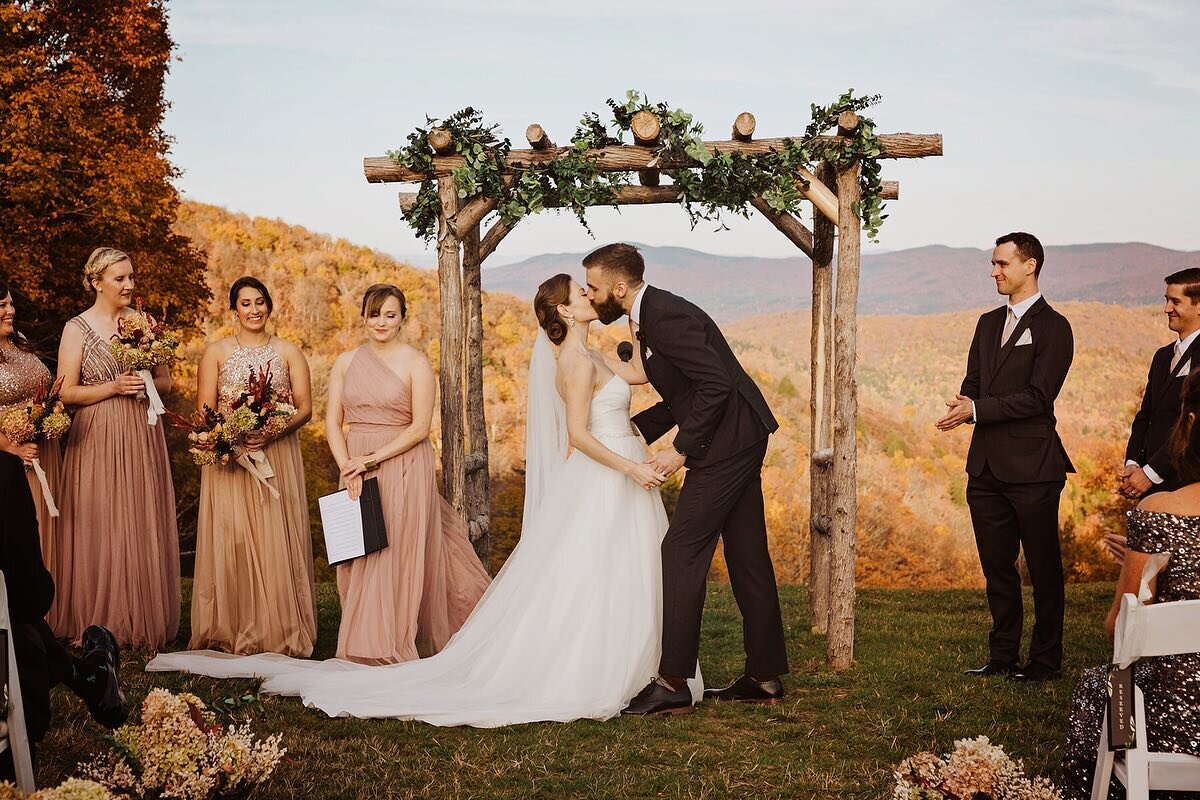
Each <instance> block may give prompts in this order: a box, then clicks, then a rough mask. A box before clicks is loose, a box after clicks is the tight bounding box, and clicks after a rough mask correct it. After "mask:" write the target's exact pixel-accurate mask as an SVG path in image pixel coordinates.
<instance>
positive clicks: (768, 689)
mask: <svg viewBox="0 0 1200 800" xmlns="http://www.w3.org/2000/svg"><path fill="white" fill-rule="evenodd" d="M704 699H705V700H733V701H735V702H738V703H763V704H769V703H781V702H783V681H781V680H779V679H778V678H772V679H771V680H769V681H756V680H754V678H751V677H750V676H749V675H743V676H742V677H740V678H738V679H737V680H736V681H734V682H733V683H731V684H729V685H728V686H726V687H725V688H724V689H705V690H704Z"/></svg>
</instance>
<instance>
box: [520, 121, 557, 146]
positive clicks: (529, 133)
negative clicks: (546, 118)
mask: <svg viewBox="0 0 1200 800" xmlns="http://www.w3.org/2000/svg"><path fill="white" fill-rule="evenodd" d="M525 141H527V142H529V146H530V147H532V148H533V149H534V150H546V149H549V148H551V147H554V142H552V141H550V137H549V136H547V135H546V130H545V128H543V127H542V126H541V125H538V124H537V123H536V122H535V123H533V124H532V125H530V126H529V127H528V128H526V129H525Z"/></svg>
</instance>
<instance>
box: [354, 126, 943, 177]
mask: <svg viewBox="0 0 1200 800" xmlns="http://www.w3.org/2000/svg"><path fill="white" fill-rule="evenodd" d="M818 138H819V139H820V140H821V141H830V142H834V141H839V139H838V137H836V136H822V137H818ZM877 138H878V140H879V147H880V156H879V157H880V158H925V157H926V156H940V155H941V154H942V135H941V134H940V133H885V134H880V135H879V136H878V137H877ZM705 146H706V147H708V149H709V150H710V151H711V152H713V153H741V154H743V155H748V156H752V155H766V154H768V153H774V152H778V151H779V150H781V149H783V139H779V138H777V139H755V140H754V141H750V142H738V141H728V142H723V141H713V142H705ZM571 152H574V151H573V150H572V149H571V148H568V147H548V148H546V149H545V150H532V149H530V150H512V151H510V152H509V153H508V155H507V156H506V158H505V161H506V163H507V165H508V169H509V170H510V171H511V170H512V169H513V168H517V167H531V166H539V165H545V164H548V163H550V162H551V161H554V160H556V159H558V158H561V157H562V156H565V155H567V154H568V153H571ZM587 155H588V157H589V158H591V159H592V160H594V161H595V162H596V166H597V168H598V169H599V170H600V171H601V172H636V171H637V170H639V169H646V168H648V167H650V166H656V167H659V168H661V169H675V168H680V167H696V166H699V165H698V164H697V163H696V162H694V161H692V160H691V159H690V158H686V157H678V158H675V159H669V160H665V161H660V162H658V163H655V164H653V165H652V164H651V161H653V160H654V159H655V158H656V157H657V154H656V153H655V152H654V151H652V150H650V149H649V148H645V147H629V146H627V145H613V146H611V147H601V148H597V149H594V150H589V151H587ZM462 165H463V158H462V156H435V157H434V159H433V173H434V177H443V176H448V175H450V174H451V173H452V172H453V171H454V169H455V168H457V167H461V166H462ZM363 174H364V175H365V176H366V179H367V181H368V182H370V183H420V182H421V181H423V180H425V177H426V176H425V173H423V172H417V171H415V170H412V169H409V168H408V167H406V166H404V165H403V164H399V163H397V162H396V161H394V160H393V159H392V158H391V157H390V156H370V157H367V158H364V159H363Z"/></svg>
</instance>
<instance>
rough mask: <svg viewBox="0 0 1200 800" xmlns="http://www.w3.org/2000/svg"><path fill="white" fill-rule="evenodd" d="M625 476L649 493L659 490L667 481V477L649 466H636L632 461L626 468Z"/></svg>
mask: <svg viewBox="0 0 1200 800" xmlns="http://www.w3.org/2000/svg"><path fill="white" fill-rule="evenodd" d="M625 474H626V475H628V476H629V477H630V478H633V479H634V480H635V481H637V483H638V485H639V486H641V487H642V488H643V489H646V490H647V491H649V490H650V489H657V488H658V487H659V486H662V484H663V481H665V480H666V479H667V477H666V476H665V475H663V474H662V473H661V472H659V471H658V470H656V469H654V467H651V466H650V465H649V464H635V463H633V462H632V461H631V462H629V466H628V467H626V469H625Z"/></svg>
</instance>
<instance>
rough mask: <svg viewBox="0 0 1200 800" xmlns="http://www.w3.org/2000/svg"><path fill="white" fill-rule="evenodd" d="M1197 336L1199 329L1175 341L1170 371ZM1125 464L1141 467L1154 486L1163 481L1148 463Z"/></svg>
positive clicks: (1133, 462) (1199, 334) (1134, 462)
mask: <svg viewBox="0 0 1200 800" xmlns="http://www.w3.org/2000/svg"><path fill="white" fill-rule="evenodd" d="M1197 336H1200V330H1195V331H1192V332H1191V333H1189V334H1188V335H1187V336H1186V337H1184V338H1182V339H1180V340H1179V341H1177V342H1176V343H1175V357H1174V358H1172V359H1171V371H1172V372H1174V371H1175V367H1176V366H1178V364H1179V359H1180V358H1183V354H1184V353H1186V352H1187V349H1188V348H1189V347H1191V346H1192V342H1194V341H1196V337H1197ZM1185 366H1186V365H1185ZM1188 371H1190V370H1188ZM1185 374H1186V372H1185ZM1147 391H1148V390H1147ZM1125 466H1127V467H1130V466H1132V467H1142V472H1144V473H1146V477H1147V478H1149V479H1150V482H1151V483H1153V484H1154V485H1156V486H1157V485H1158V484H1160V483H1162V482H1163V479H1162V476H1161V475H1159V474H1158V473H1157V472H1155V471H1154V468H1153V467H1151V466H1150V465H1149V464H1146V465H1145V466H1142V465H1141V464H1139V463H1137V462H1136V461H1132V460H1130V461H1126V462H1125Z"/></svg>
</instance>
